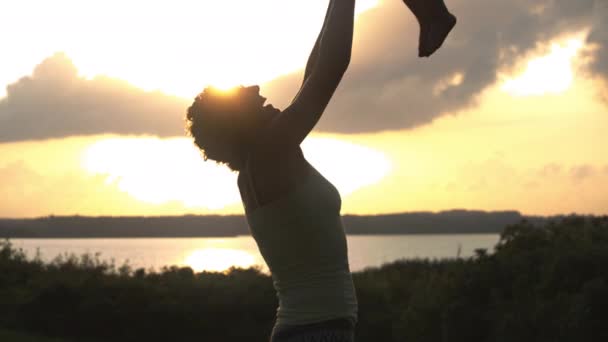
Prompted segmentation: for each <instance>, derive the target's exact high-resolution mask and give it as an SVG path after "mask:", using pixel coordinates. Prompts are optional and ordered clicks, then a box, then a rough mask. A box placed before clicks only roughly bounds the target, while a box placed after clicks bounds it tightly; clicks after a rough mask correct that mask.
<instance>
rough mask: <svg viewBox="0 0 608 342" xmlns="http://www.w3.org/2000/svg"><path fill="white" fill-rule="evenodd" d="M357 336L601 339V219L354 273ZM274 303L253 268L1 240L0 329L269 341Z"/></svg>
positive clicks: (604, 223) (606, 283)
mask: <svg viewBox="0 0 608 342" xmlns="http://www.w3.org/2000/svg"><path fill="white" fill-rule="evenodd" d="M354 281H355V285H356V288H357V294H358V298H359V304H360V316H359V324H358V326H357V340H358V341H399V342H401V341H441V342H453V341H467V342H469V341H535V342H538V341H606V340H608V329H606V328H605V323H606V322H608V311H606V310H605V308H606V307H608V218H607V217H600V218H598V217H580V216H571V217H565V218H561V219H556V220H553V221H549V222H547V223H545V224H543V225H542V226H540V225H534V224H532V223H530V222H526V221H523V222H521V223H519V224H516V225H512V226H509V227H507V228H506V229H505V231H504V233H503V234H502V236H501V239H500V242H499V243H498V244H497V246H496V248H495V251H494V252H493V253H487V252H482V251H480V252H479V253H477V255H476V256H475V257H472V258H469V259H455V260H443V261H429V260H409V261H408V260H404V261H399V262H395V263H391V264H387V265H384V266H383V267H381V268H375V269H368V270H365V271H363V272H359V273H355V274H354ZM276 305H277V301H276V296H275V293H274V290H273V288H272V280H271V278H270V277H269V276H268V275H265V274H263V273H262V272H260V270H258V269H231V270H230V271H228V272H226V273H206V272H203V273H194V272H193V271H192V270H191V269H189V268H178V267H167V268H164V269H163V270H161V271H160V272H152V271H146V270H143V269H138V270H131V269H130V268H129V267H127V266H122V267H118V268H117V267H116V266H115V265H113V264H111V263H105V262H103V261H100V260H99V256H98V255H93V256H91V255H85V256H81V257H76V256H70V255H63V256H61V257H60V258H58V259H56V260H55V261H54V262H52V263H48V264H44V263H42V262H40V260H39V259H34V260H28V259H27V258H26V257H25V255H24V253H23V252H22V251H19V250H15V249H14V248H13V247H12V246H11V245H10V243H9V242H4V243H0V307H1V308H2V310H0V326H3V327H5V328H9V329H13V330H24V331H31V332H35V333H38V334H42V335H46V336H52V337H64V338H70V339H73V340H97V341H167V340H171V341H190V340H195V339H196V340H202V341H267V340H268V335H269V332H270V330H271V328H272V325H273V319H274V314H275V309H276Z"/></svg>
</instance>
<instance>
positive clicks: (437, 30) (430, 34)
mask: <svg viewBox="0 0 608 342" xmlns="http://www.w3.org/2000/svg"><path fill="white" fill-rule="evenodd" d="M454 26H456V17H455V16H454V15H452V14H451V13H449V12H448V13H447V15H445V16H444V17H443V18H441V19H435V20H432V21H431V22H429V23H424V24H420V41H419V43H418V57H429V56H430V55H432V54H433V53H435V51H437V50H438V49H439V48H440V47H441V45H443V42H444V41H445V39H446V38H447V36H448V34H449V33H450V31H452V29H453V28H454Z"/></svg>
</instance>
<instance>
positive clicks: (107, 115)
mask: <svg viewBox="0 0 608 342" xmlns="http://www.w3.org/2000/svg"><path fill="white" fill-rule="evenodd" d="M448 3H449V6H450V7H451V8H452V10H453V12H454V13H455V14H456V15H457V16H458V18H459V23H458V25H457V26H456V29H455V30H454V32H453V33H452V35H451V36H450V37H449V39H448V41H447V42H446V44H445V45H444V47H443V48H442V49H441V50H440V51H439V52H438V53H437V54H436V55H434V56H433V57H432V58H430V59H423V60H421V59H419V58H417V43H418V38H417V36H418V27H417V24H416V21H415V19H414V17H413V15H412V14H411V13H410V12H409V11H408V10H407V8H406V7H405V6H404V5H403V4H402V2H401V1H398V0H384V1H382V3H381V5H380V6H379V7H378V8H377V9H374V10H371V11H369V12H366V13H364V14H363V15H362V16H361V17H360V20H359V21H358V24H357V25H358V27H357V30H356V37H355V47H354V55H353V62H352V64H351V69H350V70H349V72H348V74H347V75H346V77H345V79H344V82H343V84H342V85H341V87H340V88H339V90H338V92H337V94H336V97H335V98H334V100H333V101H332V103H331V104H330V106H329V108H328V110H327V113H326V114H325V115H324V117H323V119H322V120H321V121H320V123H319V126H318V129H319V130H321V131H330V132H339V133H361V132H378V131H383V130H399V129H407V128H413V127H416V126H419V125H423V124H427V123H429V122H431V121H433V120H434V119H435V118H437V117H439V116H441V115H445V114H447V113H454V112H455V111H458V110H460V109H463V108H465V107H467V106H469V105H471V104H473V103H474V101H475V99H476V95H477V94H479V93H480V92H481V91H482V90H483V89H485V88H486V87H488V86H490V85H492V84H494V83H495V81H496V75H497V71H499V70H501V69H503V68H508V67H510V66H512V64H513V63H514V61H516V59H517V57H519V56H522V55H523V54H524V53H526V52H528V51H530V50H531V49H535V48H537V44H538V43H539V42H545V41H547V40H549V39H551V38H554V37H556V36H558V35H560V34H563V33H568V32H575V31H579V30H581V29H585V28H589V29H590V35H589V42H590V43H593V44H595V45H596V46H597V47H598V48H597V49H596V50H595V52H594V56H592V57H593V58H594V61H593V64H592V65H591V66H590V67H591V70H592V71H593V72H594V73H596V74H597V75H601V76H608V74H607V73H608V36H607V35H608V33H607V32H608V20H605V18H606V17H608V13H607V11H608V3H607V2H606V0H576V1H573V0H538V1H528V0H509V1H504V0H449V1H448ZM300 82H301V74H300V73H298V74H292V75H287V76H285V77H281V78H279V79H277V80H274V81H272V82H270V83H268V84H266V85H264V87H263V92H264V94H265V95H267V96H268V97H269V98H270V99H271V101H272V102H273V103H274V104H275V105H277V106H278V107H285V106H286V105H287V104H288V103H289V102H290V101H291V100H292V97H293V96H294V94H295V93H296V92H297V89H298V87H299V85H300ZM7 94H8V95H7V97H6V98H4V99H1V100H0V142H8V141H20V140H32V139H47V138H60V137H65V136H72V135H88V134H100V133H117V134H153V135H159V136H179V135H183V134H184V129H183V127H184V125H183V112H184V111H185V109H186V108H187V106H188V104H189V102H190V100H189V99H188V100H182V99H177V98H173V97H169V96H166V95H163V94H161V93H158V92H157V93H149V92H143V91H141V90H139V89H137V88H135V87H133V86H130V85H128V84H126V83H125V82H122V81H118V80H114V79H109V78H96V79H93V80H87V79H83V78H81V77H79V76H78V73H77V70H76V68H75V67H74V65H73V64H72V63H71V61H70V60H69V59H68V58H67V57H66V56H64V55H61V54H58V55H55V56H53V57H51V58H49V59H47V60H45V61H44V62H43V63H42V64H40V65H39V66H38V67H37V68H36V69H35V71H34V73H33V75H32V76H30V77H25V78H23V79H21V80H19V81H18V82H16V83H15V84H12V85H10V86H9V87H8V89H7Z"/></svg>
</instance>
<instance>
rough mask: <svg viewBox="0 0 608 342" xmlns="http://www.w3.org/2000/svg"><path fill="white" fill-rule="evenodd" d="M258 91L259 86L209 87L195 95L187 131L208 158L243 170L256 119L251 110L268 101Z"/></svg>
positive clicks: (257, 110)
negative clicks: (228, 88) (225, 89)
mask: <svg viewBox="0 0 608 342" xmlns="http://www.w3.org/2000/svg"><path fill="white" fill-rule="evenodd" d="M258 92H259V88H258V87H244V86H239V87H236V88H234V89H232V90H230V91H222V90H219V89H217V88H214V87H208V88H206V89H205V90H204V91H203V92H202V93H200V94H199V95H198V96H197V97H196V99H195V100H194V103H193V104H192V105H191V106H190V108H188V112H187V115H186V122H187V131H188V133H189V135H190V136H192V137H193V138H194V143H195V144H196V146H198V148H200V150H201V152H202V154H203V158H204V159H205V160H208V159H211V160H214V161H216V162H217V163H219V164H225V165H227V166H228V167H229V168H230V169H231V170H233V171H239V170H241V168H242V167H243V166H244V164H245V158H246V157H247V151H248V147H249V145H250V143H251V138H252V134H253V133H254V131H255V126H256V123H257V120H256V115H252V114H255V113H252V112H259V111H261V110H262V109H263V106H264V102H265V99H264V98H263V97H261V96H260V95H259V93H258Z"/></svg>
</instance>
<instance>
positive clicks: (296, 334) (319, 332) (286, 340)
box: [270, 319, 355, 342]
mask: <svg viewBox="0 0 608 342" xmlns="http://www.w3.org/2000/svg"><path fill="white" fill-rule="evenodd" d="M354 341H355V327H354V323H353V322H352V321H351V320H350V319H335V320H331V321H325V322H321V323H314V324H307V325H301V326H275V328H274V329H273V331H272V336H271V337H270V342H354Z"/></svg>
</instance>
